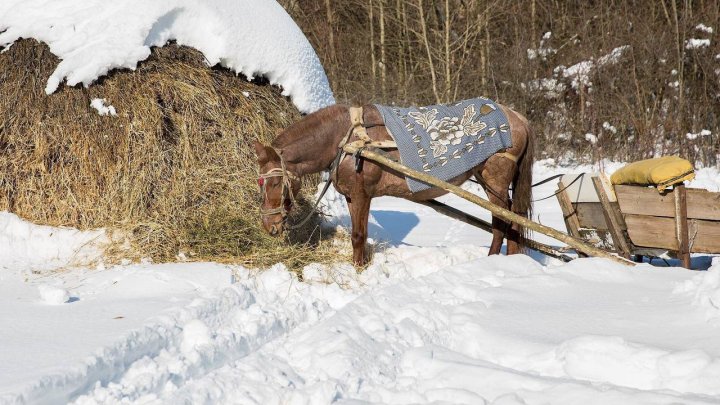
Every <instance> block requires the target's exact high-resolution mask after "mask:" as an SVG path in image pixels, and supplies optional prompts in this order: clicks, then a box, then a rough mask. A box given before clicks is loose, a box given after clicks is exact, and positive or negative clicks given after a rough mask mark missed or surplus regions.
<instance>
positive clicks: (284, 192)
mask: <svg viewBox="0 0 720 405" xmlns="http://www.w3.org/2000/svg"><path fill="white" fill-rule="evenodd" d="M278 156H280V167H275V168H273V169H270V170H268V171H267V172H265V173H261V174H260V175H259V176H258V180H257V182H258V186H260V192H261V196H262V198H263V202H264V201H265V200H267V188H266V186H267V179H270V178H273V177H282V180H281V183H280V187H281V189H280V205H279V206H278V207H276V208H270V209H263V207H262V204H261V205H260V216H262V217H267V216H270V215H276V214H280V220H279V221H276V222H274V223H273V224H272V229H273V230H275V231H277V226H278V225H280V224H283V223H284V222H285V221H286V220H287V216H288V212H289V207H288V204H287V203H286V201H287V200H288V198H289V199H290V207H291V206H293V205H295V193H294V192H293V187H292V182H293V180H295V181H300V177H298V176H297V175H295V174H294V173H292V172H290V171H288V170H287V168H286V167H285V160H284V159H283V158H282V156H281V155H280V154H278Z"/></svg>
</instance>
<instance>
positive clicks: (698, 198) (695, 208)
mask: <svg viewBox="0 0 720 405" xmlns="http://www.w3.org/2000/svg"><path fill="white" fill-rule="evenodd" d="M687 210H688V218H691V219H707V220H712V221H720V193H712V192H710V191H707V190H700V189H696V188H689V189H687Z"/></svg>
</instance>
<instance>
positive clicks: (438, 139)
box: [408, 104, 487, 158]
mask: <svg viewBox="0 0 720 405" xmlns="http://www.w3.org/2000/svg"><path fill="white" fill-rule="evenodd" d="M408 115H410V117H412V118H413V119H415V122H416V123H417V124H418V125H420V126H421V127H423V128H424V129H425V131H427V133H428V134H429V135H430V139H432V141H431V142H430V147H431V148H432V151H433V157H434V158H438V157H440V156H442V155H444V154H446V153H447V151H448V145H459V144H460V143H461V142H462V138H463V137H465V136H475V135H477V134H478V133H479V132H480V131H482V130H483V129H485V128H487V124H486V123H484V122H482V121H480V120H477V121H473V119H474V118H475V116H476V115H477V113H476V112H475V106H474V105H472V104H471V105H468V106H467V107H465V109H464V113H463V116H462V118H459V117H442V118H440V119H438V118H437V115H438V110H437V109H432V110H429V111H426V112H424V113H423V112H411V113H410V114H408Z"/></svg>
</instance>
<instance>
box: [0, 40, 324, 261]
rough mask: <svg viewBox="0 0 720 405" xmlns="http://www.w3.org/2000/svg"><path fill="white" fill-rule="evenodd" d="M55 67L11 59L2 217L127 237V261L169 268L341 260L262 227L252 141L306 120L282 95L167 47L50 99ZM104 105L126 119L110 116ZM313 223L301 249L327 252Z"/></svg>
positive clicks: (5, 82) (5, 77)
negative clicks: (102, 111) (186, 262)
mask: <svg viewBox="0 0 720 405" xmlns="http://www.w3.org/2000/svg"><path fill="white" fill-rule="evenodd" d="M57 63H58V60H57V58H56V57H55V56H54V55H53V54H52V53H50V51H49V49H48V48H47V46H46V45H44V44H40V43H38V42H36V41H34V40H22V41H19V42H17V43H15V44H14V45H12V46H11V47H10V49H8V50H6V52H4V53H2V54H0V94H2V98H0V210H8V211H11V212H14V213H16V214H18V215H19V216H21V217H23V218H25V219H28V220H31V221H33V222H36V223H40V224H48V225H53V226H72V227H76V228H80V229H88V228H98V227H106V228H108V229H111V230H115V231H114V232H113V235H114V237H113V240H114V245H113V249H112V252H113V257H115V258H116V259H119V258H131V259H138V258H141V257H150V258H152V259H153V260H155V261H167V260H175V257H176V256H177V255H178V253H179V252H184V254H185V255H187V256H190V257H191V258H193V259H196V260H200V259H203V260H208V259H209V260H225V261H239V262H243V263H246V264H250V265H265V264H268V263H274V262H277V261H285V262H286V263H288V264H289V265H291V266H293V265H295V266H297V265H300V264H302V263H305V262H307V261H323V259H324V258H326V257H327V256H324V255H327V254H329V253H330V252H327V251H326V250H324V249H318V248H316V247H314V248H308V246H306V245H304V244H303V243H299V244H298V243H295V244H288V243H286V242H285V241H283V240H278V239H273V238H270V237H269V236H266V235H265V233H264V232H263V231H262V229H261V228H260V225H259V215H258V211H257V206H258V190H257V184H256V177H257V173H256V165H255V156H254V152H253V148H252V141H253V140H255V139H260V140H261V141H265V142H267V141H269V140H270V138H272V137H273V136H274V135H275V133H276V132H277V131H279V130H280V129H282V128H284V127H286V126H288V125H289V124H290V123H292V122H293V121H294V120H297V119H298V118H300V116H299V113H298V112H297V109H296V108H295V107H294V106H293V105H292V104H291V103H290V101H289V100H287V99H286V98H285V97H283V96H281V95H280V90H279V89H278V88H276V87H273V86H269V85H266V84H262V83H250V82H248V81H247V80H246V79H245V78H243V77H238V76H235V75H234V74H233V73H231V72H229V71H227V70H225V69H211V68H208V67H207V66H206V65H205V64H204V63H203V56H202V54H201V53H200V52H198V51H195V50H193V49H190V48H185V47H178V46H175V45H168V46H166V47H163V48H157V49H154V50H153V52H152V56H151V57H150V58H149V59H148V60H146V61H144V62H142V63H141V64H140V65H139V66H138V69H137V70H136V71H134V72H132V71H117V72H113V73H112V74H110V75H109V76H108V77H105V78H103V79H102V80H100V81H99V82H98V83H96V84H94V85H92V86H90V87H89V88H87V89H85V88H68V87H65V88H62V89H61V90H60V91H58V92H56V93H55V94H52V95H50V96H47V95H45V93H44V88H45V81H46V79H47V77H48V76H49V75H50V74H51V72H52V71H53V69H54V68H55V66H56V65H57ZM243 92H246V94H247V93H249V97H248V96H246V95H244V94H243ZM94 98H101V99H106V100H107V103H108V104H111V105H113V106H114V107H115V109H116V110H117V116H101V115H99V114H98V112H97V111H96V110H95V109H93V108H92V107H90V102H91V100H92V99H94ZM314 180H315V183H314V184H316V183H317V179H314ZM309 182H310V183H309V184H312V182H313V179H309ZM308 191H309V192H308ZM312 191H314V190H313V189H312V188H308V187H306V190H305V193H303V194H304V195H310V196H312ZM307 205H308V204H306V206H305V208H304V209H302V210H299V211H304V212H307V209H308V208H307ZM298 215H299V214H298ZM310 222H311V223H310V224H308V225H307V227H306V229H302V230H299V231H298V233H297V234H296V235H294V236H293V239H294V240H295V241H300V242H308V241H309V242H308V243H319V242H318V238H317V234H318V232H317V229H316V225H317V221H315V223H312V222H313V221H310ZM118 235H119V236H118ZM311 235H315V236H314V237H311ZM311 239H312V240H311Z"/></svg>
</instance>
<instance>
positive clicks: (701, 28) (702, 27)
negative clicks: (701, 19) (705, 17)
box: [695, 23, 713, 34]
mask: <svg viewBox="0 0 720 405" xmlns="http://www.w3.org/2000/svg"><path fill="white" fill-rule="evenodd" d="M695 29H696V30H698V31H702V32H705V33H707V34H712V33H713V28H712V27H708V26H707V25H705V24H703V23H700V24H698V25H696V26H695Z"/></svg>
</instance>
